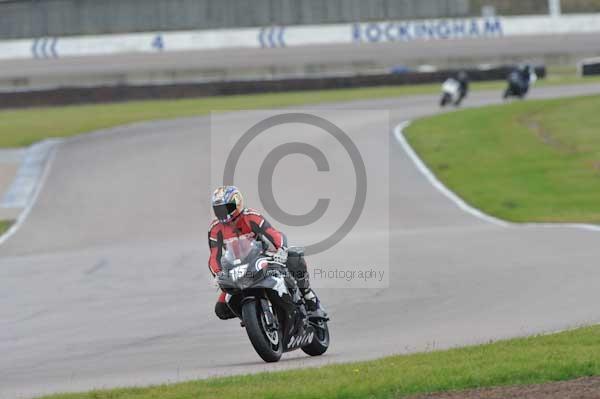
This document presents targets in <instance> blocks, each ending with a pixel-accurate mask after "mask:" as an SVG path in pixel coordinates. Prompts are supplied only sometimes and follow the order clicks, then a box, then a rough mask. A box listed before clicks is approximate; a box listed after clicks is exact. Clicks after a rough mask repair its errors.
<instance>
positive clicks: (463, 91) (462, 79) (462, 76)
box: [455, 71, 469, 105]
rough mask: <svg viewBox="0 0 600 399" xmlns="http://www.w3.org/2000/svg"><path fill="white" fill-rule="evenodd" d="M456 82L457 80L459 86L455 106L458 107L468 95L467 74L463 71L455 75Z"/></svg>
mask: <svg viewBox="0 0 600 399" xmlns="http://www.w3.org/2000/svg"><path fill="white" fill-rule="evenodd" d="M456 80H457V82H458V83H459V85H460V86H459V95H458V100H456V103H455V105H460V103H461V102H462V100H463V99H464V98H465V97H466V96H467V94H468V93H469V75H467V73H466V72H465V71H460V72H459V73H458V74H457V75H456Z"/></svg>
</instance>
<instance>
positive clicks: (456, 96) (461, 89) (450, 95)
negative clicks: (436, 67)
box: [440, 78, 468, 107]
mask: <svg viewBox="0 0 600 399" xmlns="http://www.w3.org/2000/svg"><path fill="white" fill-rule="evenodd" d="M467 87H468V86H467V84H466V83H465V84H461V82H460V81H459V80H458V79H455V78H448V79H446V80H445V81H444V83H442V97H441V98H440V107H445V106H446V105H448V104H454V106H456V107H458V106H459V105H460V103H461V102H462V100H463V99H464V98H465V97H466V95H467Z"/></svg>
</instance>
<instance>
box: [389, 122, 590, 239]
mask: <svg viewBox="0 0 600 399" xmlns="http://www.w3.org/2000/svg"><path fill="white" fill-rule="evenodd" d="M410 123H411V121H410V120H408V121H403V122H400V123H399V124H398V125H396V127H394V137H395V138H396V141H398V143H399V144H400V146H401V147H402V149H403V150H404V152H406V154H407V155H408V157H409V158H410V159H411V161H412V162H413V163H414V165H415V166H416V167H417V169H418V170H419V172H421V174H423V176H425V178H426V179H427V180H428V181H429V183H430V184H431V185H432V186H433V187H435V188H436V189H437V190H438V191H439V192H440V193H442V194H443V195H444V196H445V197H446V198H448V199H449V200H450V201H452V202H453V203H454V204H455V205H456V206H457V207H458V208H460V209H461V210H463V211H464V212H466V213H469V214H470V215H472V216H475V217H476V218H478V219H481V220H483V221H486V222H488V223H492V224H495V225H497V226H501V227H515V226H516V227H547V228H565V227H567V228H576V229H584V230H590V231H597V232H600V225H594V224H585V223H513V222H508V221H506V220H502V219H499V218H496V217H494V216H491V215H488V214H486V213H484V212H482V211H481V210H479V209H477V208H475V207H473V206H471V205H469V204H467V203H466V202H465V201H464V200H463V199H462V198H460V197H459V196H458V195H457V194H456V193H454V192H453V191H452V190H450V189H449V188H448V187H446V186H445V185H444V184H443V183H442V182H441V181H440V180H438V178H437V177H436V176H435V174H434V173H433V172H432V171H431V170H430V169H429V168H428V167H427V165H425V163H424V162H423V160H422V159H421V158H420V157H419V156H418V155H417V153H416V152H415V150H414V149H413V148H412V147H411V146H410V144H408V141H407V140H406V137H405V136H404V129H406V127H408V125H410Z"/></svg>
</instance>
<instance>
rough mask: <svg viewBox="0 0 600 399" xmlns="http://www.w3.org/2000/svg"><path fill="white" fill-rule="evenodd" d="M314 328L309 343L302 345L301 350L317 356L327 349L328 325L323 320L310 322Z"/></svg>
mask: <svg viewBox="0 0 600 399" xmlns="http://www.w3.org/2000/svg"><path fill="white" fill-rule="evenodd" d="M311 324H312V325H313V327H314V329H315V335H314V337H313V340H312V341H311V343H310V344H308V345H306V346H303V347H302V351H303V352H304V353H306V354H307V355H309V356H319V355H322V354H323V353H325V352H327V349H329V327H328V326H327V322H326V321H325V320H319V321H318V322H311Z"/></svg>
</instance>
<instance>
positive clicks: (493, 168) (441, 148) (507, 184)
mask: <svg viewBox="0 0 600 399" xmlns="http://www.w3.org/2000/svg"><path fill="white" fill-rule="evenodd" d="M599 109H600V96H586V97H574V98H567V99H557V100H546V101H526V102H513V103H511V104H508V105H501V106H491V107H485V108H478V109H469V110H463V111H459V112H454V113H448V114H444V115H438V116H434V117H430V118H425V119H422V120H419V121H416V122H415V123H414V124H413V125H411V126H410V127H409V128H408V129H407V131H406V135H407V138H408V141H409V142H410V144H411V145H412V146H413V148H414V149H415V150H416V151H417V153H418V154H419V155H420V156H421V157H422V158H423V160H424V161H425V162H426V163H427V164H428V166H429V167H430V168H431V170H432V171H433V172H434V173H435V174H436V176H437V177H438V178H439V179H440V180H441V181H443V182H444V184H446V185H447V186H448V187H449V188H450V189H451V190H453V191H454V192H456V193H457V194H458V195H460V196H461V197H462V198H463V199H465V200H466V201H467V202H469V203H470V204H472V205H473V206H475V207H477V208H479V209H482V210H483V211H485V212H487V213H489V214H492V215H494V216H497V217H500V218H502V219H506V220H511V221H516V222H587V223H600V134H598V133H599V130H598V126H600V112H598V110H599Z"/></svg>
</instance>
